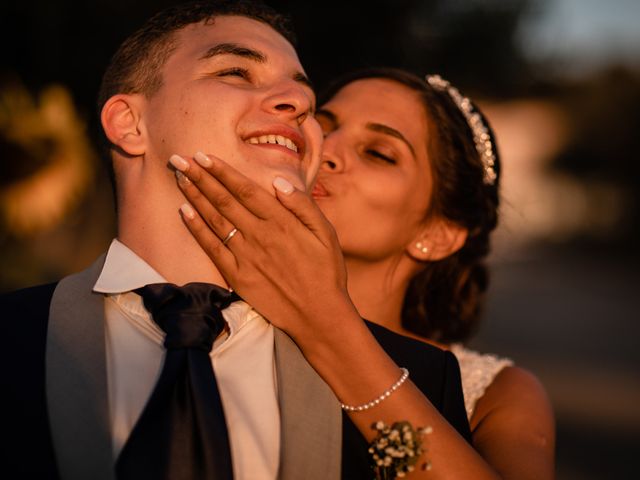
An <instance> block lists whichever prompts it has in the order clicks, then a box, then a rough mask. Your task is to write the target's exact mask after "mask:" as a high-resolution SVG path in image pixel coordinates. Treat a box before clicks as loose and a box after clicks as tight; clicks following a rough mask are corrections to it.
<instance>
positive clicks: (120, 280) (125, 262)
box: [93, 238, 167, 293]
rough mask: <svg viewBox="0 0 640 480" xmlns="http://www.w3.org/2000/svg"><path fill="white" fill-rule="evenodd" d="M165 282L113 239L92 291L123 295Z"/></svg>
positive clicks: (123, 245) (142, 261)
mask: <svg viewBox="0 0 640 480" xmlns="http://www.w3.org/2000/svg"><path fill="white" fill-rule="evenodd" d="M166 282H167V281H166V280H165V278H164V277H163V276H162V275H160V274H159V273H158V272H156V271H155V270H154V269H153V268H152V267H151V266H150V265H149V264H148V263H147V262H145V261H144V260H143V259H142V258H140V257H139V256H138V255H136V254H135V253H134V252H133V251H132V250H131V249H130V248H128V247H127V246H126V245H125V244H123V243H122V242H120V241H119V240H118V239H117V238H114V239H113V241H112V242H111V246H110V247H109V251H108V252H107V258H106V259H105V262H104V266H103V267H102V272H101V273H100V276H99V277H98V281H97V282H96V283H95V285H94V286H93V291H94V292H99V293H124V292H130V291H131V290H135V289H136V288H140V287H144V286H145V285H149V284H151V283H166Z"/></svg>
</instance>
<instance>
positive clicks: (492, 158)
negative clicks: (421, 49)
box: [426, 75, 498, 185]
mask: <svg viewBox="0 0 640 480" xmlns="http://www.w3.org/2000/svg"><path fill="white" fill-rule="evenodd" d="M426 80H427V83H428V84H429V85H431V86H432V87H433V88H435V89H436V90H438V91H441V92H447V93H448V94H449V96H450V97H451V99H452V100H453V102H454V103H455V104H456V106H457V107H458V108H459V109H460V112H462V115H464V118H465V119H466V120H467V123H468V124H469V128H471V132H473V141H474V143H475V144H476V150H477V151H478V154H479V155H480V160H481V161H482V165H483V166H484V178H483V181H484V183H485V185H493V184H494V183H495V181H496V178H498V175H497V174H496V171H495V169H494V166H495V164H496V155H495V153H493V143H492V142H491V136H490V135H489V129H487V126H486V125H485V124H484V122H483V121H482V117H481V116H480V114H479V113H478V112H475V111H474V109H473V105H472V104H471V100H469V99H468V98H467V97H463V96H462V94H461V93H460V92H459V91H458V89H457V88H456V87H453V86H452V85H451V84H450V83H449V82H448V81H446V80H445V79H444V78H442V77H441V76H440V75H427V76H426Z"/></svg>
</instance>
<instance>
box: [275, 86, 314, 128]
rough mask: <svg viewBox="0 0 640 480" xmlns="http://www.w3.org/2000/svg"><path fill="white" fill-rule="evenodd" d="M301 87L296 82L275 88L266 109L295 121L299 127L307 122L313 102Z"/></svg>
mask: <svg viewBox="0 0 640 480" xmlns="http://www.w3.org/2000/svg"><path fill="white" fill-rule="evenodd" d="M310 95H311V94H310V93H308V92H307V91H306V90H305V89H304V88H303V87H302V86H301V85H299V84H298V83H297V82H295V81H294V80H291V81H288V82H284V83H282V84H280V85H278V86H277V87H274V89H273V90H272V92H271V93H270V94H269V96H268V97H267V98H266V100H265V103H264V105H265V109H266V110H267V111H269V113H272V114H277V115H282V116H285V117H287V118H292V119H295V120H296V122H297V123H298V125H300V124H302V122H304V121H305V119H306V118H307V116H308V115H309V113H310V112H311V106H312V105H313V100H312V98H311V97H310Z"/></svg>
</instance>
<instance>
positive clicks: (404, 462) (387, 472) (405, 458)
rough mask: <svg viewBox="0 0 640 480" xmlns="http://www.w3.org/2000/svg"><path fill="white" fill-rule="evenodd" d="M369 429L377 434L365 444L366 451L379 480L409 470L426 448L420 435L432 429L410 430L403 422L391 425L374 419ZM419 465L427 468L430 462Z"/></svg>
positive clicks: (402, 475)
mask: <svg viewBox="0 0 640 480" xmlns="http://www.w3.org/2000/svg"><path fill="white" fill-rule="evenodd" d="M371 428H372V429H374V430H376V431H377V432H378V435H377V436H376V438H374V439H373V441H372V442H371V444H370V445H369V453H370V454H371V461H372V466H373V469H374V471H375V472H376V478H377V479H380V480H393V479H395V478H401V477H404V476H405V475H406V474H407V473H409V472H412V471H413V470H414V469H415V465H416V463H417V462H418V458H420V455H422V454H423V453H424V452H425V451H426V448H424V445H423V438H422V437H423V436H424V435H427V434H429V433H431V432H432V430H433V429H432V428H431V427H426V428H418V429H414V428H413V426H412V425H411V424H410V423H409V422H407V421H401V422H395V423H394V424H393V425H391V426H388V425H385V423H384V422H382V421H378V422H376V423H374V424H373V425H371ZM421 468H422V469H424V470H429V469H430V468H431V464H430V463H429V462H425V463H424V464H423V465H422V467H421Z"/></svg>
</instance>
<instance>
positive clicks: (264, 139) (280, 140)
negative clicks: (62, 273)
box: [247, 135, 298, 152]
mask: <svg viewBox="0 0 640 480" xmlns="http://www.w3.org/2000/svg"><path fill="white" fill-rule="evenodd" d="M247 141H248V142H249V143H252V144H254V145H257V144H259V143H273V144H278V145H282V146H284V147H287V148H288V149H289V150H293V151H294V152H297V151H298V147H296V144H295V143H293V142H292V141H291V140H289V139H288V138H287V137H283V136H282V135H261V136H259V137H251V138H250V139H249V140H247Z"/></svg>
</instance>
